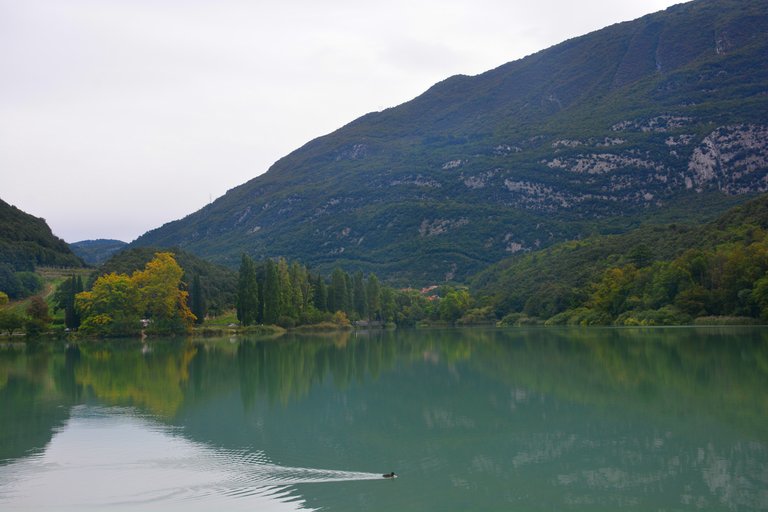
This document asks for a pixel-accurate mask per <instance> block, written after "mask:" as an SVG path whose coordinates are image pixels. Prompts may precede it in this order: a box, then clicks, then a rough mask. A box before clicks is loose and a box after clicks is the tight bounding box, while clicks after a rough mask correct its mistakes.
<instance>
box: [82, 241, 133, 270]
mask: <svg viewBox="0 0 768 512" xmlns="http://www.w3.org/2000/svg"><path fill="white" fill-rule="evenodd" d="M126 245H128V244H127V243H126V242H122V241H120V240H107V239H103V238H100V239H98V240H82V241H80V242H74V243H71V244H69V248H70V249H72V252H74V253H75V254H77V255H78V256H79V257H80V258H82V259H83V261H85V262H86V263H88V264H89V265H99V264H101V263H103V262H105V261H106V260H107V259H108V258H109V257H110V256H112V255H113V254H114V253H116V252H117V251H119V250H121V249H123V248H124V247H125V246H126Z"/></svg>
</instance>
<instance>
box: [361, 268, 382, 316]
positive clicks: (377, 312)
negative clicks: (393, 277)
mask: <svg viewBox="0 0 768 512" xmlns="http://www.w3.org/2000/svg"><path fill="white" fill-rule="evenodd" d="M365 296H366V299H367V300H368V318H369V319H371V320H381V285H380V284H379V279H378V278H377V277H376V275H375V274H371V275H370V276H368V282H367V283H366V285H365Z"/></svg>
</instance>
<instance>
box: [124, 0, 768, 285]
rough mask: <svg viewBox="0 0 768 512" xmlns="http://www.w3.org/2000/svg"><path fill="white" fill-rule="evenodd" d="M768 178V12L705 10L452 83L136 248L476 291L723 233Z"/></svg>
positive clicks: (350, 128)
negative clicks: (613, 236) (542, 265)
mask: <svg viewBox="0 0 768 512" xmlns="http://www.w3.org/2000/svg"><path fill="white" fill-rule="evenodd" d="M212 171H213V170H212ZM258 171H259V170H258V169H255V170H254V172H255V173H256V172H258ZM767 171H768V2H765V1H764V0H695V1H693V2H689V3H685V4H681V5H677V6H674V7H671V8H669V9H667V10H666V11H663V12H659V13H655V14H652V15H648V16H645V17H643V18H640V19H637V20H634V21H630V22H625V23H620V24H617V25H613V26H610V27H607V28H605V29H602V30H600V31H597V32H594V33H591V34H588V35H585V36H582V37H578V38H575V39H571V40H568V41H565V42H563V43H561V44H559V45H556V46H554V47H551V48H549V49H547V50H544V51H541V52H539V53H536V54H534V55H530V56H528V57H526V58H524V59H521V60H518V61H514V62H510V63H508V64H505V65H503V66H500V67H499V68H496V69H494V70H491V71H488V72H486V73H483V74H480V75H477V76H472V77H470V76H454V77H451V78H448V79H447V80H445V81H443V82H440V83H438V84H436V85H435V86H433V87H432V88H430V89H429V90H428V91H426V92H425V93H424V94H422V95H421V96H419V97H417V98H415V99H414V100H412V101H410V102H407V103H405V104H403V105H400V106H398V107H394V108H390V109H387V110H384V111H382V112H375V113H370V114H367V115H365V116H363V117H361V118H359V119H357V120H355V121H353V122H351V123H350V124H348V125H346V126H344V127H342V128H340V129H339V130H337V131H335V132H333V133H331V134H329V135H326V136H323V137H320V138H318V139H315V140H313V141H311V142H309V143H307V144H306V145H305V146H303V147H301V148H299V149H297V150H296V151H294V152H292V153H291V154H289V155H287V156H286V157H284V158H282V159H280V160H279V161H278V162H276V163H275V164H274V165H273V166H272V167H271V168H270V169H269V171H268V172H267V173H265V174H263V175H261V176H258V177H256V178H254V179H252V180H250V181H248V182H247V183H245V184H243V185H241V186H239V187H236V188H234V189H232V190H230V191H229V192H228V193H227V194H225V195H224V196H223V197H221V198H219V199H218V200H216V201H214V202H213V203H212V204H210V205H208V206H206V207H204V208H202V209H201V210H199V211H197V212H195V213H192V214H191V215H189V216H187V217H185V218H183V219H181V220H178V221H174V222H171V223H168V224H166V225H164V226H162V227H160V228H158V229H155V230H152V231H150V232H148V233H146V234H144V235H143V236H142V237H140V238H139V239H138V240H136V241H135V242H134V246H147V245H153V246H165V247H167V246H179V247H182V248H184V249H185V250H189V251H191V252H194V253H195V254H198V255H200V256H204V257H206V258H210V259H212V260H215V261H217V262H220V263H224V264H227V265H229V266H232V267H234V266H236V265H237V263H238V262H239V257H240V254H241V253H242V252H246V253H248V254H250V255H251V256H253V257H254V258H256V259H263V258H264V257H274V256H285V257H287V258H289V259H291V260H301V261H303V262H304V263H306V264H308V265H310V266H312V267H313V268H318V269H319V270H321V271H325V272H329V271H330V269H331V268H332V267H333V266H336V265H341V266H343V267H344V268H346V269H348V270H356V269H361V270H364V271H374V272H376V273H377V274H378V275H380V276H383V277H385V278H388V279H389V280H390V281H391V282H394V283H401V284H414V285H415V284H426V283H429V282H439V281H451V280H464V279H466V278H467V277H468V276H469V275H472V274H474V273H476V272H478V271H480V270H481V269H483V268H485V267H486V266H487V265H489V264H491V263H493V262H496V261H499V260H501V259H503V258H505V257H508V256H510V255H513V254H516V253H520V252H528V251H535V250H538V249H541V248H544V247H546V246H549V245H552V244H554V243H557V242H560V241H563V240H567V239H576V238H582V237H585V236H588V235H590V234H594V233H601V232H602V233H605V232H620V231H624V230H627V229H629V228H630V227H633V226H636V225H638V224H639V223H641V222H643V221H648V220H654V219H655V220H657V221H658V220H671V219H674V220H677V221H682V222H686V221H700V220H706V219H712V218H714V217H715V216H716V215H717V214H719V213H721V212H723V211H725V209H727V207H729V206H731V205H733V204H737V203H739V202H742V201H743V200H745V199H746V198H748V197H751V196H752V195H754V194H756V193H759V192H763V191H765V190H768V176H767V174H768V173H767Z"/></svg>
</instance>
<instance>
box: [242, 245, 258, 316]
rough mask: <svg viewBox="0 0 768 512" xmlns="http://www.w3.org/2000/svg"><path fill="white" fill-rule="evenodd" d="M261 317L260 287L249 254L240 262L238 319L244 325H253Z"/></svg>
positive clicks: (254, 266)
mask: <svg viewBox="0 0 768 512" xmlns="http://www.w3.org/2000/svg"><path fill="white" fill-rule="evenodd" d="M258 316H259V285H258V282H257V280H256V265H255V264H254V263H253V260H252V259H251V258H250V256H248V255H247V254H243V256H242V258H241V260H240V273H239V275H238V281H237V319H238V320H239V321H240V323H241V324H243V325H253V324H255V323H256V321H257V320H258Z"/></svg>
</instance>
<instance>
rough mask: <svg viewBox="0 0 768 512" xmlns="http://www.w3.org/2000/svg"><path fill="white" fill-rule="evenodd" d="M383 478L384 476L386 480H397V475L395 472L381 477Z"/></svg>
mask: <svg viewBox="0 0 768 512" xmlns="http://www.w3.org/2000/svg"><path fill="white" fill-rule="evenodd" d="M381 476H383V477H384V478H397V475H396V474H395V472H394V471H393V472H391V473H387V474H386V475H381Z"/></svg>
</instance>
